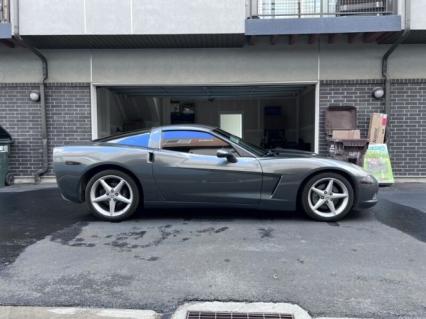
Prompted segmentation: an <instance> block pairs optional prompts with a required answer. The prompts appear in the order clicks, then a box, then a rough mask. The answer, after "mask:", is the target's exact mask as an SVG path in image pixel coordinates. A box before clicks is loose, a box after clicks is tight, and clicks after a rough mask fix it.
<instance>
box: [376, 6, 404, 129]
mask: <svg viewBox="0 0 426 319" xmlns="http://www.w3.org/2000/svg"><path fill="white" fill-rule="evenodd" d="M404 3H405V6H404V15H405V23H404V31H403V32H402V33H401V34H400V36H399V37H398V39H396V41H395V42H394V43H392V45H391V46H390V48H389V49H388V50H387V51H386V52H385V54H384V55H383V57H382V78H383V81H384V84H385V113H386V114H387V116H388V123H389V118H390V112H391V83H390V79H389V73H388V60H389V57H390V56H391V54H392V53H393V52H394V51H395V50H396V48H397V47H398V46H399V45H400V44H401V43H402V42H404V41H405V39H407V37H408V36H409V34H410V32H411V28H410V19H411V18H410V15H411V6H410V0H405V1H404ZM387 133H388V135H389V130H388V132H387Z"/></svg>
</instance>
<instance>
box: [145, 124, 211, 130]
mask: <svg viewBox="0 0 426 319" xmlns="http://www.w3.org/2000/svg"><path fill="white" fill-rule="evenodd" d="M153 129H161V130H163V131H171V130H190V131H193V130H198V131H200V130H201V131H211V130H213V129H214V127H213V126H208V125H202V124H173V125H165V126H158V127H156V128H153Z"/></svg>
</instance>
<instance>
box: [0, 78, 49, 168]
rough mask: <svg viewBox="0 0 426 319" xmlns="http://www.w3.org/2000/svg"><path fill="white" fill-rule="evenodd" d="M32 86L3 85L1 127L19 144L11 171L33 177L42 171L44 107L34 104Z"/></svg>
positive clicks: (13, 147) (0, 94) (0, 114)
mask: <svg viewBox="0 0 426 319" xmlns="http://www.w3.org/2000/svg"><path fill="white" fill-rule="evenodd" d="M37 89H38V86H37V85H31V84H24V85H23V84H7V85H3V84H0V125H1V126H2V127H3V128H5V129H6V130H7V131H8V132H9V133H10V134H11V135H12V138H13V139H14V140H15V144H14V145H13V146H12V149H11V154H10V161H9V163H10V170H11V171H12V172H13V173H14V174H19V175H22V176H30V175H32V174H34V172H35V171H36V170H37V169H39V168H40V163H41V156H42V155H41V141H40V133H41V130H40V110H39V107H40V105H39V104H38V103H34V102H31V101H30V99H29V95H30V92H31V91H32V90H37Z"/></svg>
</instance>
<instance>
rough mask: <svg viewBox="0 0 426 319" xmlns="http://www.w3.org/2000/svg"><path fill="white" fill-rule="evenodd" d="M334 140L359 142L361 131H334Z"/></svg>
mask: <svg viewBox="0 0 426 319" xmlns="http://www.w3.org/2000/svg"><path fill="white" fill-rule="evenodd" d="M332 138H333V139H335V140H357V139H360V138H361V133H360V131H359V130H333V135H332Z"/></svg>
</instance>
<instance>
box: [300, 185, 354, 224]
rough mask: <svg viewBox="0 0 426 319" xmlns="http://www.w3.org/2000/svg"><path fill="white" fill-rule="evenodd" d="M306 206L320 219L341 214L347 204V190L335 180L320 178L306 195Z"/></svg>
mask: <svg viewBox="0 0 426 319" xmlns="http://www.w3.org/2000/svg"><path fill="white" fill-rule="evenodd" d="M308 204H309V207H310V208H311V209H312V211H313V212H314V213H315V214H317V215H319V216H321V217H334V216H337V215H339V214H341V213H342V212H343V211H345V209H346V208H347V206H348V204H349V190H348V188H347V187H346V185H345V184H344V183H343V182H342V181H340V180H339V179H337V178H331V177H329V178H322V179H320V180H318V181H316V182H315V183H314V184H313V185H312V186H311V188H310V189H309V193H308Z"/></svg>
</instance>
